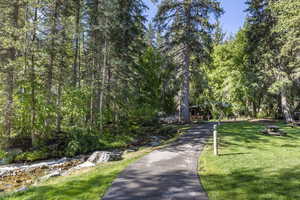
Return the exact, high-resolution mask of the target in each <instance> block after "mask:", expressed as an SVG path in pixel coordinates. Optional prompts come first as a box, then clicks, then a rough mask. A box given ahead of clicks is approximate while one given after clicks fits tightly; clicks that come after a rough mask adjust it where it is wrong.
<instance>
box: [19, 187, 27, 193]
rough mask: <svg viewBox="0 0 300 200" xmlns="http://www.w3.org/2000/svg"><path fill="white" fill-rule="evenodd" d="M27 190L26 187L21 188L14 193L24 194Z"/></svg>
mask: <svg viewBox="0 0 300 200" xmlns="http://www.w3.org/2000/svg"><path fill="white" fill-rule="evenodd" d="M27 190H28V187H21V188H19V189H17V190H16V192H25V191H27Z"/></svg>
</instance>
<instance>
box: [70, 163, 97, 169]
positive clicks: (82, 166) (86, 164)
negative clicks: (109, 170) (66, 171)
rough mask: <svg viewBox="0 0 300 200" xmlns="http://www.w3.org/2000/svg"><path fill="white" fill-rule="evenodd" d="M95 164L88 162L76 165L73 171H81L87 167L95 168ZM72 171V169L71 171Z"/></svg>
mask: <svg viewBox="0 0 300 200" xmlns="http://www.w3.org/2000/svg"><path fill="white" fill-rule="evenodd" d="M95 166H96V164H94V163H92V162H90V161H86V162H84V163H82V164H80V165H77V166H76V167H74V168H73V169H77V170H78V169H82V168H88V167H95ZM71 170H72V169H71Z"/></svg>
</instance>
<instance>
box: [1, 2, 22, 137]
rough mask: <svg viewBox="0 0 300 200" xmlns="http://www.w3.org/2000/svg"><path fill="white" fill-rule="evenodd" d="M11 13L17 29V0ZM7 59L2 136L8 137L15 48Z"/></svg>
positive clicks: (10, 51) (18, 6) (15, 38)
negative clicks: (8, 59)
mask: <svg viewBox="0 0 300 200" xmlns="http://www.w3.org/2000/svg"><path fill="white" fill-rule="evenodd" d="M12 6H13V9H12V12H11V20H12V21H11V24H12V26H13V27H14V28H15V29H17V28H18V27H19V24H18V21H19V9H20V5H19V1H18V0H17V1H16V2H15V3H14V4H13V5H12ZM16 34H17V33H16ZM13 40H15V41H17V40H18V38H17V36H16V35H14V36H13ZM9 58H10V61H9V63H8V65H7V68H6V86H5V96H6V105H5V108H4V129H5V130H4V134H5V135H6V136H10V135H11V132H12V126H13V125H12V121H13V104H14V97H13V93H14V63H11V62H14V61H15V60H16V58H17V50H16V48H15V47H11V48H10V49H9Z"/></svg>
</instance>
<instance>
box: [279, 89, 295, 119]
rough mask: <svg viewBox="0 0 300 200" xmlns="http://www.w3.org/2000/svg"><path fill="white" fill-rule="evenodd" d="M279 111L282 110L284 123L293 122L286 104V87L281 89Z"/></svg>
mask: <svg viewBox="0 0 300 200" xmlns="http://www.w3.org/2000/svg"><path fill="white" fill-rule="evenodd" d="M281 109H282V113H283V115H284V118H285V121H286V122H287V123H291V122H294V119H293V116H292V112H291V107H290V105H289V102H288V97H287V88H286V87H283V88H282V90H281Z"/></svg>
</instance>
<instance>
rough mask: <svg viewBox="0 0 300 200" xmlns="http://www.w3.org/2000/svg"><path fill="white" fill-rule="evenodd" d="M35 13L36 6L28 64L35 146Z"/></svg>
mask: <svg viewBox="0 0 300 200" xmlns="http://www.w3.org/2000/svg"><path fill="white" fill-rule="evenodd" d="M38 4H39V0H38V1H37V5H38ZM37 13H38V8H37V7H36V8H35V10H34V19H33V23H34V26H33V30H32V40H31V45H32V47H31V52H30V53H31V65H30V82H31V127H32V130H31V145H32V146H35V144H36V143H37V141H36V130H35V128H36V126H35V120H36V98H35V81H36V75H35V56H34V55H35V52H34V49H35V41H36V28H37V27H36V26H37V24H36V23H37Z"/></svg>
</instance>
